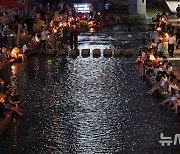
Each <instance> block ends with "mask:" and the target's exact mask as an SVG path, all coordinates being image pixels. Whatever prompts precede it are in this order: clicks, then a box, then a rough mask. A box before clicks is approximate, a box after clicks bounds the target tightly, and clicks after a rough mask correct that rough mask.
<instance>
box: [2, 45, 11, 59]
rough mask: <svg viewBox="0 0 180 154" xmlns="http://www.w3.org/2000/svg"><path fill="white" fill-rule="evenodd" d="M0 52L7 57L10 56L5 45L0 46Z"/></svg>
mask: <svg viewBox="0 0 180 154" xmlns="http://www.w3.org/2000/svg"><path fill="white" fill-rule="evenodd" d="M2 52H3V53H4V54H5V55H6V57H7V58H10V56H11V52H10V51H9V50H8V49H7V47H6V45H3V46H2Z"/></svg>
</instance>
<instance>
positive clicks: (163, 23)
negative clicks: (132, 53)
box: [135, 11, 180, 113]
mask: <svg viewBox="0 0 180 154" xmlns="http://www.w3.org/2000/svg"><path fill="white" fill-rule="evenodd" d="M147 34H148V35H147V36H146V35H143V36H142V44H144V47H142V48H141V49H140V50H139V53H138V55H137V59H136V62H135V63H136V64H140V76H141V77H143V76H149V77H150V78H151V80H152V81H153V83H155V84H154V86H153V87H152V89H150V90H149V91H148V92H147V94H148V95H152V94H154V93H156V92H157V91H159V93H161V94H162V95H165V96H168V98H167V99H166V100H164V101H163V102H162V103H161V104H168V107H169V108H170V107H172V109H175V113H178V111H179V110H178V107H180V80H179V79H178V76H176V74H175V72H174V69H173V66H172V63H171V62H170V61H169V60H168V58H167V57H170V58H171V57H174V48H176V49H177V50H178V51H179V54H180V50H179V49H180V48H179V47H180V30H179V28H177V29H176V28H175V27H174V26H173V25H172V24H171V23H170V22H169V21H168V15H167V14H166V12H165V11H163V12H162V14H160V13H158V14H157V15H156V17H153V18H152V22H151V23H150V24H148V30H147ZM147 38H149V42H150V43H149V44H147V42H148V41H147ZM166 50H167V51H168V55H166V54H165V51H166Z"/></svg>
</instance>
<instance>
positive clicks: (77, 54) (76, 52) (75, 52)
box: [68, 49, 79, 56]
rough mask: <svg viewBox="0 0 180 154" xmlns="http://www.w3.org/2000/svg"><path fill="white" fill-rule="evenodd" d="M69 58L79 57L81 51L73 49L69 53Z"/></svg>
mask: <svg viewBox="0 0 180 154" xmlns="http://www.w3.org/2000/svg"><path fill="white" fill-rule="evenodd" d="M68 54H69V56H79V49H73V50H69V51H68Z"/></svg>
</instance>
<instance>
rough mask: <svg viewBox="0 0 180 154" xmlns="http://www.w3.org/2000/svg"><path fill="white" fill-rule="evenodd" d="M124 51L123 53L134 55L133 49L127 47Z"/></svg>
mask: <svg viewBox="0 0 180 154" xmlns="http://www.w3.org/2000/svg"><path fill="white" fill-rule="evenodd" d="M122 53H123V55H124V56H133V55H134V51H133V49H126V50H123V52H122Z"/></svg>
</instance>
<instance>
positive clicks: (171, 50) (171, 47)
mask: <svg viewBox="0 0 180 154" xmlns="http://www.w3.org/2000/svg"><path fill="white" fill-rule="evenodd" d="M175 44H176V38H175V37H174V36H173V34H172V33H170V34H169V37H168V53H169V57H173V56H174V45H175Z"/></svg>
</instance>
